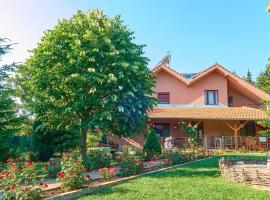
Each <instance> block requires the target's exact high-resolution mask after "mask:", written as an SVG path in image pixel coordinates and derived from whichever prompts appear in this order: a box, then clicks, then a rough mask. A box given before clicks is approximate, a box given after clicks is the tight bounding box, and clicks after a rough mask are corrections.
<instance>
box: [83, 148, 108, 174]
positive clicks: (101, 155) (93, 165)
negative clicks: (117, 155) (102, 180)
mask: <svg viewBox="0 0 270 200" xmlns="http://www.w3.org/2000/svg"><path fill="white" fill-rule="evenodd" d="M111 159H112V155H111V153H108V152H105V151H103V149H101V148H93V149H89V150H88V152H87V154H86V156H85V158H84V165H85V167H87V168H88V170H93V169H99V168H103V167H108V166H109V165H110V163H111Z"/></svg>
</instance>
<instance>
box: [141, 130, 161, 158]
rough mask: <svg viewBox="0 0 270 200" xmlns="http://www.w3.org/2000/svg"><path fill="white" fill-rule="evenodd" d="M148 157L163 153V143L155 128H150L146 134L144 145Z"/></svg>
mask: <svg viewBox="0 0 270 200" xmlns="http://www.w3.org/2000/svg"><path fill="white" fill-rule="evenodd" d="M143 151H144V154H145V157H146V159H151V158H153V157H154V156H158V155H160V153H161V144H160V143H159V141H158V138H157V136H156V133H155V131H154V130H149V131H148V133H147V135H146V141H145V143H144V146H143Z"/></svg>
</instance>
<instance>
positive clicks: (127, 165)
mask: <svg viewBox="0 0 270 200" xmlns="http://www.w3.org/2000/svg"><path fill="white" fill-rule="evenodd" d="M118 162H119V166H120V175H121V176H131V175H135V174H140V173H141V172H142V165H141V163H140V162H139V160H138V159H136V158H134V157H126V158H125V157H123V158H118Z"/></svg>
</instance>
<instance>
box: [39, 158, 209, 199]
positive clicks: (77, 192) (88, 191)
mask: <svg viewBox="0 0 270 200" xmlns="http://www.w3.org/2000/svg"><path fill="white" fill-rule="evenodd" d="M211 158H213V156H211V157H208V158H202V159H198V160H193V161H189V162H186V163H181V164H178V165H173V166H170V167H165V168H162V169H157V170H153V171H150V172H145V173H142V174H139V175H134V176H129V177H124V178H120V179H117V180H113V181H109V182H105V183H100V184H98V185H95V186H92V187H89V188H84V189H80V190H74V191H70V192H65V193H61V194H56V195H53V196H50V197H46V198H44V199H43V200H71V199H74V198H77V197H80V196H83V195H86V194H91V193H94V192H97V191H99V190H101V189H103V188H106V187H109V186H114V185H117V184H120V183H123V182H126V181H129V180H133V179H137V178H140V177H142V176H145V175H148V174H153V173H156V172H161V171H165V170H168V169H172V168H175V167H180V166H184V165H188V164H191V163H195V162H199V161H203V160H208V159H211ZM59 188H60V187H59ZM54 189H57V188H54Z"/></svg>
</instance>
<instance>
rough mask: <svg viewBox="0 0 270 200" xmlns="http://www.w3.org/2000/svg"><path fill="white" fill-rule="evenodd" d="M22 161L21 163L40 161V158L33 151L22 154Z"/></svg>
mask: <svg viewBox="0 0 270 200" xmlns="http://www.w3.org/2000/svg"><path fill="white" fill-rule="evenodd" d="M20 160H21V161H27V160H28V161H32V162H34V161H37V160H38V156H37V153H35V152H33V151H26V152H22V153H21V155H20Z"/></svg>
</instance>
